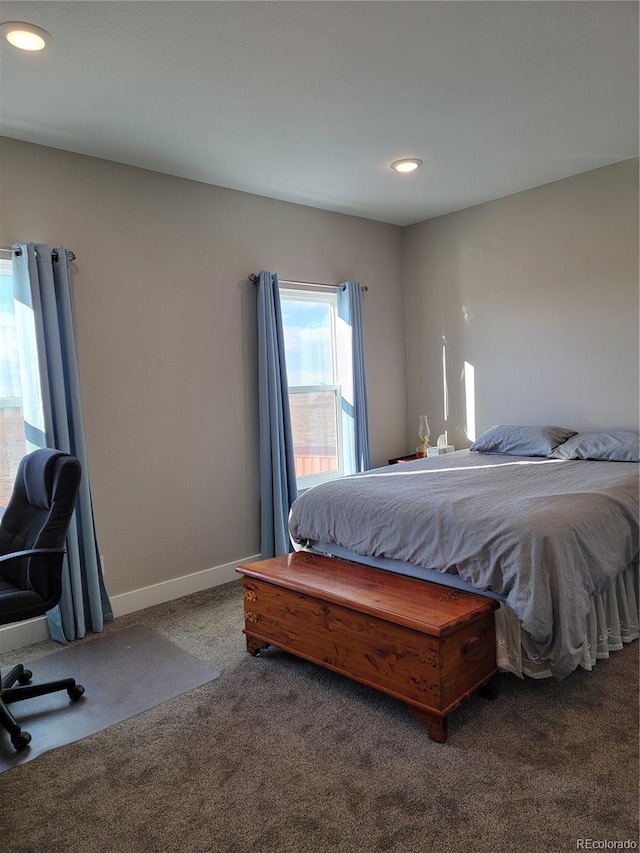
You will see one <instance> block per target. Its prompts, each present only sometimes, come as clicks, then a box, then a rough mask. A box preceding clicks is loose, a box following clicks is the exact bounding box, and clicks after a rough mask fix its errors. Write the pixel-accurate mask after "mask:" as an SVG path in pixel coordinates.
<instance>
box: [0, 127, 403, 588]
mask: <svg viewBox="0 0 640 853" xmlns="http://www.w3.org/2000/svg"><path fill="white" fill-rule="evenodd" d="M1 142H2V144H1V146H0V156H1V160H0V164H1V165H0V168H1V172H0V181H1V187H2V194H1V197H0V202H1V207H0V243H1V244H2V245H9V244H10V243H12V242H15V241H31V240H33V241H43V242H47V243H49V244H50V245H57V244H62V245H65V246H67V247H69V248H70V249H72V250H73V251H74V252H75V253H76V255H77V261H76V266H77V272H76V275H75V312H76V326H77V328H76V334H77V342H78V356H79V362H80V379H81V387H82V394H83V406H84V415H85V422H86V423H85V425H86V432H87V443H88V453H89V466H90V473H91V480H92V486H93V496H94V503H95V511H96V519H97V529H98V535H99V540H100V548H101V551H102V552H103V554H104V557H105V569H106V581H107V586H108V589H109V592H110V593H111V594H112V595H115V594H120V593H125V592H129V591H131V590H135V589H139V588H142V587H144V586H147V585H151V584H154V583H158V582H161V581H164V580H170V579H172V578H177V577H181V576H183V575H187V574H189V573H191V572H196V571H199V570H202V569H207V568H210V567H213V566H218V565H224V564H226V563H229V562H232V561H234V560H238V559H241V558H243V557H246V556H249V555H251V554H256V553H258V552H259V550H260V545H259V523H258V509H259V501H258V423H257V404H256V403H257V401H256V395H257V365H256V346H255V326H256V320H255V291H254V285H251V284H250V283H249V282H248V281H247V279H246V277H247V275H248V274H249V273H252V272H258V271H259V270H260V269H269V270H272V271H276V272H278V273H279V274H280V276H281V277H282V278H296V279H301V280H306V281H326V282H339V281H342V280H346V279H358V280H360V281H362V282H363V283H366V284H367V285H368V288H369V290H368V293H367V294H366V297H365V300H364V304H363V315H364V325H365V345H366V346H367V351H366V356H367V368H368V374H369V379H370V388H371V390H370V397H369V401H370V419H371V445H372V455H373V459H374V462H375V463H376V464H382V463H383V462H385V461H386V459H387V458H388V457H389V456H391V455H394V454H398V453H401V452H404V450H405V441H406V434H407V420H406V412H407V399H406V370H405V336H404V306H403V298H402V283H401V270H402V263H401V240H402V236H401V229H400V228H399V227H396V226H391V225H384V224H381V223H376V222H372V221H368V220H364V219H359V218H356V217H350V216H343V215H340V214H334V213H328V212H324V211H319V210H315V209H313V208H309V207H303V206H299V205H293V204H288V203H284V202H277V201H273V200H270V199H266V198H260V197H257V196H252V195H248V194H245V193H239V192H235V191H232V190H225V189H220V188H217V187H211V186H208V185H205V184H200V183H196V182H193V181H187V180H183V179H180V178H173V177H168V176H166V175H161V174H158V173H154V172H149V171H145V170H142V169H135V168H131V167H128V166H122V165H118V164H115V163H111V162H107V161H104V160H99V159H95V158H89V157H83V156H79V155H75V154H70V153H67V152H63V151H58V150H55V149H50V148H44V147H41V146H36V145H30V144H27V143H22V142H18V141H15V140H9V139H4V140H2V141H1Z"/></svg>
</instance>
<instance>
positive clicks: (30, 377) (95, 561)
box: [12, 243, 113, 643]
mask: <svg viewBox="0 0 640 853" xmlns="http://www.w3.org/2000/svg"><path fill="white" fill-rule="evenodd" d="M12 249H13V250H14V251H13V282H14V307H15V318H16V332H17V337H18V359H19V364H20V384H21V389H22V399H23V412H24V423H25V436H26V439H27V450H28V451H31V450H35V449H36V448H39V447H43V448H44V447H50V448H57V449H58V450H62V451H64V452H66V453H71V454H72V455H73V456H76V457H77V458H78V459H79V460H80V464H81V465H82V480H81V483H80V493H79V495H78V501H77V504H76V510H75V513H74V516H73V518H72V520H71V524H70V526H69V533H68V535H67V555H66V558H65V565H64V571H63V593H62V598H61V600H60V603H59V604H58V606H57V607H55V608H54V609H53V610H51V611H49V613H48V614H47V622H48V625H49V633H50V634H51V638H52V639H54V640H57V641H58V642H61V643H66V642H67V641H68V640H75V639H80V638H81V637H84V636H85V634H86V631H87V629H90V630H92V631H101V630H102V628H103V627H104V622H105V621H111V620H112V619H113V611H112V609H111V604H110V602H109V598H108V595H107V591H106V588H105V585H104V581H103V578H102V571H101V568H100V556H99V550H98V543H97V539H96V531H95V522H94V516H93V506H92V500H91V488H90V482H89V467H88V464H87V451H86V446H85V438H84V424H83V419H82V408H81V403H80V383H79V378H78V365H77V358H76V346H75V334H74V321H73V304H72V287H71V271H70V268H69V255H68V252H67V250H66V249H64V248H62V247H60V248H57V249H54V250H53V252H52V251H51V249H50V248H49V246H47V245H46V244H43V243H26V244H17V245H14V246H13V247H12Z"/></svg>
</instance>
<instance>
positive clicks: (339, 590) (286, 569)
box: [238, 551, 499, 637]
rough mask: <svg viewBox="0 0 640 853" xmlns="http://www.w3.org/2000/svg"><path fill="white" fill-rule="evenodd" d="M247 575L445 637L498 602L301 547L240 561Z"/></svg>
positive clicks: (487, 612) (240, 569) (496, 605)
mask: <svg viewBox="0 0 640 853" xmlns="http://www.w3.org/2000/svg"><path fill="white" fill-rule="evenodd" d="M238 572H240V574H242V575H245V577H250V578H255V579H256V580H261V581H265V582H266V583H272V584H274V585H275V586H279V587H283V588H285V589H289V590H292V591H294V592H299V593H302V594H304V595H310V596H313V597H315V598H319V599H321V600H323V601H327V602H331V603H333V604H339V605H342V606H344V607H348V608H349V609H350V610H356V611H359V612H361V613H368V614H370V615H372V616H377V617H378V618H380V619H386V620H387V621H389V622H393V623H394V624H396V625H404V626H406V627H407V628H412V629H414V630H417V631H421V632H422V633H424V634H429V635H430V636H434V637H441V636H444V635H445V634H450V633H452V632H453V631H455V630H457V629H458V628H460V627H461V626H462V625H466V624H468V623H469V622H473V621H475V620H476V619H480V618H482V617H485V616H487V615H488V614H489V613H491V612H492V611H493V610H496V609H497V608H498V606H499V605H498V602H497V601H495V600H494V599H492V598H486V597H485V596H481V595H474V594H473V593H468V592H463V591H461V590H457V589H452V588H449V587H444V586H439V585H438V584H434V583H429V582H428V581H423V580H419V579H417V578H412V577H407V576H405V575H398V574H394V573H393V572H387V571H384V570H383V569H374V568H372V567H370V566H363V565H361V564H360V563H351V562H348V561H347V560H339V559H337V558H332V557H323V556H321V555H319V554H309V553H306V552H303V551H299V552H296V553H295V554H288V555H286V556H283V557H273V558H272V559H269V560H261V561H260V562H257V563H247V564H245V565H242V566H239V567H238Z"/></svg>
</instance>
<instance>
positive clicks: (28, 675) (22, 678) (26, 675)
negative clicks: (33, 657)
mask: <svg viewBox="0 0 640 853" xmlns="http://www.w3.org/2000/svg"><path fill="white" fill-rule="evenodd" d="M32 678H33V673H32V672H31V670H30V669H25V670H24V672H23V673H22V675H19V676H18V684H28V683H29V682H30V681H31V679H32Z"/></svg>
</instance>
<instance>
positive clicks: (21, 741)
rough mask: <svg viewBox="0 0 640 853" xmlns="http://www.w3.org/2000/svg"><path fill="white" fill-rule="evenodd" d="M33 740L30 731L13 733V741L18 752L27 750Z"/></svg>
mask: <svg viewBox="0 0 640 853" xmlns="http://www.w3.org/2000/svg"><path fill="white" fill-rule="evenodd" d="M30 742H31V735H30V734H29V732H20V734H19V735H11V743H12V744H13V746H14V749H15V751H16V752H22V751H23V750H25V749H26V748H27V747H28V746H29V743H30Z"/></svg>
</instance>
